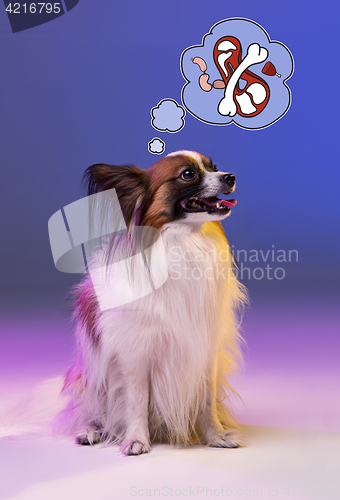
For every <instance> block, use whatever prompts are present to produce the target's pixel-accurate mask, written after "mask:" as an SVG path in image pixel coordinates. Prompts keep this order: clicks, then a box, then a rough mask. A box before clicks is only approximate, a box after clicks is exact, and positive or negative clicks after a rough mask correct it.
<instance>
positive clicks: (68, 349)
mask: <svg viewBox="0 0 340 500" xmlns="http://www.w3.org/2000/svg"><path fill="white" fill-rule="evenodd" d="M339 10H340V9H339V3H336V2H328V3H327V4H324V5H323V4H321V3H320V2H316V1H312V2H310V1H308V2H307V0H303V1H301V2H293V1H292V0H290V1H285V2H283V1H282V2H270V1H269V0H264V1H261V2H253V1H250V0H245V1H243V2H241V3H240V2H237V3H236V2H223V3H221V2H213V3H210V4H208V3H207V2H203V1H199V2H195V3H192V2H187V3H185V2H182V1H181V2H180V1H178V0H171V1H168V0H164V1H162V2H159V1H156V0H151V1H149V2H146V3H145V2H144V3H143V2H137V1H134V2H120V3H119V4H117V3H116V2H112V1H111V0H106V1H103V2H100V3H99V2H93V1H92V2H91V1H90V0H81V1H80V2H79V4H78V5H77V6H76V8H74V9H73V10H72V11H71V12H70V13H68V14H66V15H64V16H61V17H60V18H59V19H57V20H55V21H53V22H51V23H49V24H46V25H44V26H41V27H37V28H34V29H32V30H28V31H27V32H22V33H17V34H15V35H14V34H12V33H11V31H10V27H9V22H8V19H7V18H6V16H5V15H4V14H5V13H4V12H3V14H2V16H0V47H1V61H2V77H1V81H0V87H1V100H0V103H1V108H0V134H1V139H2V141H1V143H2V145H1V165H2V174H1V193H2V194H1V197H0V205H1V206H0V214H1V216H0V222H1V235H2V238H1V240H2V245H1V248H0V268H1V283H0V287H1V288H0V298H1V304H2V306H1V318H0V328H1V330H0V343H1V348H0V391H1V392H0V399H1V404H3V405H6V404H7V403H9V402H10V401H11V400H13V399H15V398H17V397H18V396H19V395H20V394H24V393H26V392H27V390H29V389H30V388H31V387H33V386H34V385H35V384H36V383H38V382H40V381H42V380H44V379H46V378H48V377H51V376H55V375H60V374H62V373H63V372H64V371H65V370H66V369H67V367H68V366H69V364H70V362H71V360H72V357H73V347H74V345H73V339H72V332H71V327H70V325H69V322H68V317H69V309H68V301H67V297H66V296H67V292H68V291H69V289H70V287H71V286H72V284H73V283H75V282H76V281H77V280H78V279H79V277H78V276H76V275H66V274H62V273H59V272H58V271H57V270H56V269H55V268H54V265H53V260H52V255H51V251H50V248H49V241H48V233H47V221H48V219H49V217H50V216H51V215H52V214H53V213H54V212H56V211H57V210H59V209H60V208H61V207H63V206H64V205H67V204H68V203H71V202H73V201H75V200H77V199H79V198H80V197H82V196H83V191H82V189H81V186H80V179H81V177H82V174H83V171H84V170H85V168H86V167H87V166H88V165H91V164H93V163H97V162H107V163H116V164H125V163H135V164H137V165H139V166H141V167H142V168H146V167H148V166H150V165H151V164H152V163H153V162H155V161H156V160H157V158H156V157H155V156H152V155H151V154H150V153H149V152H148V142H149V141H150V140H151V139H152V138H153V137H155V136H158V137H160V138H161V139H162V140H164V141H165V142H166V151H165V152H166V153H169V152H171V151H174V150H178V149H194V150H199V151H200V152H202V153H203V154H205V155H207V156H212V158H213V160H214V162H215V163H216V164H217V165H218V166H219V167H220V169H221V170H228V171H231V172H232V173H234V174H235V175H236V178H237V182H238V188H239V192H238V194H237V198H238V205H237V207H236V208H235V209H234V210H233V213H232V215H231V217H230V218H229V219H228V220H227V221H226V222H225V224H224V226H225V230H226V234H227V236H228V239H229V241H230V243H231V244H233V245H234V249H235V250H237V249H245V250H246V251H247V252H249V251H250V250H251V249H257V250H260V249H262V250H263V251H264V252H266V251H267V250H268V249H271V248H272V245H275V248H276V249H285V250H289V249H297V250H298V253H299V261H298V262H297V263H296V262H292V263H287V264H285V265H284V266H282V265H281V264H278V267H284V268H285V271H286V277H285V279H283V280H282V281H278V280H272V281H270V280H266V279H264V280H261V281H256V280H254V279H251V280H247V279H246V280H244V284H245V285H246V286H247V287H248V288H249V291H250V297H251V307H250V309H249V310H248V311H247V312H246V315H245V318H244V323H243V335H244V337H245V339H246V341H247V344H248V348H247V350H246V351H245V369H244V371H243V373H242V374H241V375H239V376H238V377H237V378H236V380H235V386H236V389H237V390H238V391H239V392H240V394H241V396H242V398H243V400H244V405H243V404H241V403H237V404H236V412H237V414H238V416H239V420H240V422H242V423H245V424H249V425H256V426H281V427H290V428H297V429H305V430H306V429H307V430H308V429H310V430H315V429H318V430H323V431H334V430H337V431H339V427H340V398H339V389H340V387H339V385H340V384H339V380H340V377H339V375H340V368H339V366H340V365H339V362H338V359H339V347H340V346H339V344H340V340H339V285H338V283H339V274H340V273H339V246H340V245H339V242H340V241H339V201H338V198H339V197H338V190H339V181H340V170H339V152H338V142H339V140H338V130H339V126H338V116H337V114H336V112H335V110H334V109H333V107H332V106H335V104H334V100H333V99H332V98H331V95H332V94H331V92H333V91H335V90H334V89H336V88H337V81H338V73H339V65H338V62H337V60H336V59H335V57H336V54H337V52H336V47H337V43H338V19H339ZM230 17H245V18H249V19H252V20H254V21H256V22H258V23H259V24H261V25H262V26H263V27H264V28H265V29H266V30H267V31H268V33H269V35H270V37H271V38H272V39H274V40H279V41H281V42H283V43H284V44H286V45H287V46H288V48H289V49H290V50H291V52H292V54H293V57H294V59H295V64H296V67H295V73H294V75H293V77H292V78H291V79H290V80H289V81H288V85H289V87H290V88H291V90H292V98H293V99H292V106H291V109H290V110H289V111H288V113H287V114H286V115H285V116H284V117H283V119H281V120H280V121H279V122H278V123H276V124H274V125H273V126H272V127H269V128H268V129H264V130H261V131H253V132H250V131H247V130H242V129H239V128H237V127H236V126H233V125H230V126H227V127H213V126H209V125H206V124H204V123H201V122H199V121H198V120H196V119H194V118H193V117H192V116H190V115H188V114H187V115H186V125H185V127H184V129H183V130H181V131H180V132H179V133H177V134H167V133H159V132H158V131H157V132H156V131H155V130H154V129H152V127H151V125H150V110H151V108H152V107H153V106H155V105H157V103H158V102H159V101H160V100H161V99H163V98H166V97H169V98H173V99H175V100H177V102H180V92H181V88H182V86H183V84H184V81H183V78H182V76H181V73H180V69H179V60H180V55H181V52H182V51H183V50H184V49H186V48H187V47H189V46H190V45H194V44H199V43H201V39H202V37H203V35H204V34H205V33H207V32H208V31H209V29H210V28H211V26H212V25H213V24H215V23H216V22H218V21H220V20H222V19H225V18H230ZM326 75H327V78H325V76H326ZM328 79H329V80H328ZM325 83H327V85H328V86H327V91H326V88H325V87H323V85H325ZM245 265H247V264H246V263H245ZM257 265H261V264H253V265H252V267H253V268H254V267H257ZM262 267H265V265H263V264H262Z"/></svg>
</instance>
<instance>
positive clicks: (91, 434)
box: [76, 429, 102, 446]
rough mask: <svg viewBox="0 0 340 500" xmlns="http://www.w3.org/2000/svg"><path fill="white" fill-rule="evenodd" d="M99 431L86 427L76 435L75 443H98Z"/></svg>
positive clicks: (99, 438)
mask: <svg viewBox="0 0 340 500" xmlns="http://www.w3.org/2000/svg"><path fill="white" fill-rule="evenodd" d="M101 437H102V435H101V432H99V431H98V430H97V429H87V430H85V431H83V432H81V433H80V434H78V436H77V437H76V443H77V444H81V445H83V446H91V445H93V444H96V443H99V441H100V440H101Z"/></svg>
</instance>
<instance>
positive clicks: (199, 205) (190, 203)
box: [181, 197, 237, 214]
mask: <svg viewBox="0 0 340 500" xmlns="http://www.w3.org/2000/svg"><path fill="white" fill-rule="evenodd" d="M236 203H237V201H236V200H234V199H232V200H219V199H218V198H215V197H211V198H198V197H193V198H189V199H188V200H183V201H181V206H182V208H183V209H184V211H185V212H208V214H212V213H215V212H228V211H229V210H230V207H234V206H235V205H236Z"/></svg>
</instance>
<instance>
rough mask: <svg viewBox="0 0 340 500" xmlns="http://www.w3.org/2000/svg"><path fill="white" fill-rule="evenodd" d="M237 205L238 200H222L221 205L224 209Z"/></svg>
mask: <svg viewBox="0 0 340 500" xmlns="http://www.w3.org/2000/svg"><path fill="white" fill-rule="evenodd" d="M236 203H237V200H234V199H232V200H220V201H219V204H220V205H222V207H234V206H235V205H236Z"/></svg>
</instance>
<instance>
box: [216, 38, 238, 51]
mask: <svg viewBox="0 0 340 500" xmlns="http://www.w3.org/2000/svg"><path fill="white" fill-rule="evenodd" d="M230 49H233V50H236V49H237V47H235V45H234V44H233V43H232V42H230V41H229V40H223V42H221V43H219V44H218V47H217V50H230Z"/></svg>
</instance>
